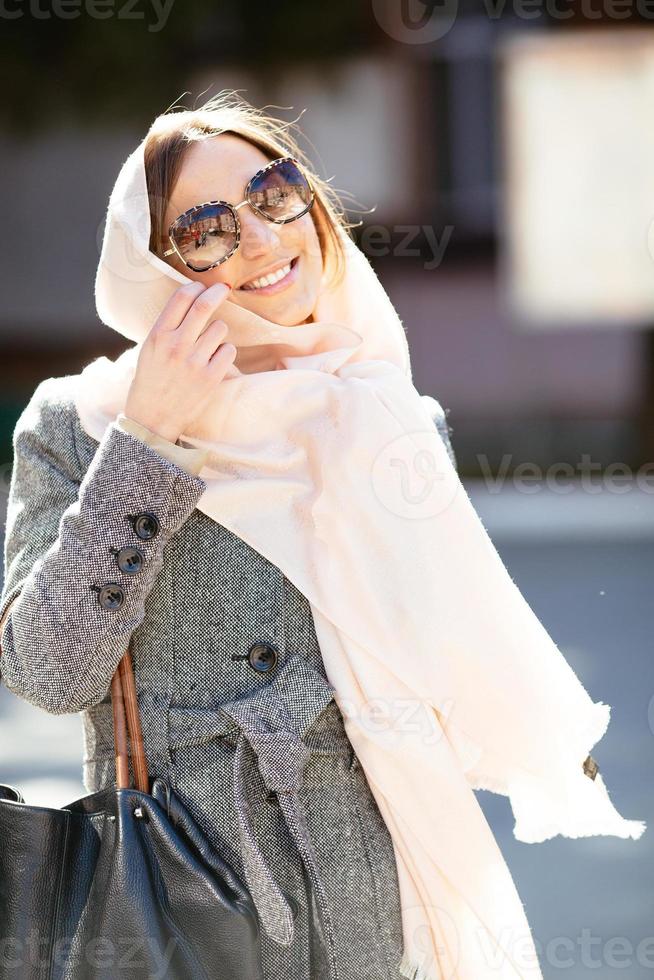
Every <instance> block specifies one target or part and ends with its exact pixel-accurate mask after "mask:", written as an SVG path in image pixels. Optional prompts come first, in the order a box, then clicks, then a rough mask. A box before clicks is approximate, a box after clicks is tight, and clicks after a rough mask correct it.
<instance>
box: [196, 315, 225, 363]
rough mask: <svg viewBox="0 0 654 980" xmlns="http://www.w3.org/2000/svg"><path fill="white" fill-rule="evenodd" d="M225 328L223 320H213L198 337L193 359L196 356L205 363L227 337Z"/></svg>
mask: <svg viewBox="0 0 654 980" xmlns="http://www.w3.org/2000/svg"><path fill="white" fill-rule="evenodd" d="M227 329H228V328H227V324H226V323H225V321H224V320H213V321H212V322H211V323H210V324H209V326H208V327H207V328H206V330H203V331H202V333H201V334H200V336H199V337H198V339H197V341H196V343H195V348H194V350H193V355H192V357H193V359H195V358H197V359H198V360H200V361H201V362H202V363H203V364H206V363H207V361H208V360H209V358H210V357H211V356H212V354H214V353H215V351H216V350H217V348H218V347H219V346H220V344H222V343H223V341H224V340H225V338H226V337H227Z"/></svg>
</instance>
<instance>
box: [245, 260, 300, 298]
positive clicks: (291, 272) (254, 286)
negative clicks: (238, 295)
mask: <svg viewBox="0 0 654 980" xmlns="http://www.w3.org/2000/svg"><path fill="white" fill-rule="evenodd" d="M299 260H300V256H299V255H296V256H295V257H294V258H293V259H291V261H290V262H288V263H287V264H286V265H284V266H281V267H280V268H279V269H276V270H275V271H274V272H270V273H269V274H268V275H266V276H261V277H259V278H256V279H251V280H250V281H249V282H246V283H243V285H242V286H239V287H238V288H239V289H241V290H243V292H248V293H258V294H265V295H268V294H270V293H277V292H281V290H282V289H286V288H287V287H288V286H290V285H291V283H293V282H294V281H295V279H296V278H297V267H298V263H299Z"/></svg>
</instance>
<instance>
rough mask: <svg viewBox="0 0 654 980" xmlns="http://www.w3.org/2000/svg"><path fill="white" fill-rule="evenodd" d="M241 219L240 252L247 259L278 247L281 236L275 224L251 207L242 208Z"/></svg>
mask: <svg viewBox="0 0 654 980" xmlns="http://www.w3.org/2000/svg"><path fill="white" fill-rule="evenodd" d="M240 219H241V243H240V245H241V254H242V257H243V258H244V259H245V260H247V261H250V260H253V259H259V258H261V257H262V256H264V255H267V254H269V253H270V252H271V251H274V250H276V249H279V246H280V245H281V238H280V235H279V231H278V228H279V227H281V226H278V225H276V224H275V223H274V222H272V221H268V220H267V218H263V217H262V216H261V215H260V214H256V213H255V212H254V211H252V210H251V208H243V209H242V210H241V212H240Z"/></svg>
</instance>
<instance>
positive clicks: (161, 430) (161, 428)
mask: <svg viewBox="0 0 654 980" xmlns="http://www.w3.org/2000/svg"><path fill="white" fill-rule="evenodd" d="M123 414H124V416H125V418H127V419H130V421H132V422H135V423H136V424H137V425H141V426H143V428H144V429H147V430H148V432H152V433H153V434H154V435H156V436H161V438H162V439H167V440H168V441H169V442H172V443H176V442H177V440H178V439H179V437H180V435H181V431H180V429H179V428H178V427H177V426H175V427H172V426H169V425H166V424H165V423H163V422H159V421H157V420H155V419H149V418H147V417H146V416H141V415H138V414H130V413H129V412H124V413H123Z"/></svg>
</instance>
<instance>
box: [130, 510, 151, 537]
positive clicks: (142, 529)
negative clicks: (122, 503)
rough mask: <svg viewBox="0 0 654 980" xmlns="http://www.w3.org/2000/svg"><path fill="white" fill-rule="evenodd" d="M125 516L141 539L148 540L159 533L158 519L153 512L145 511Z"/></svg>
mask: <svg viewBox="0 0 654 980" xmlns="http://www.w3.org/2000/svg"><path fill="white" fill-rule="evenodd" d="M127 517H128V519H129V520H130V521H131V522H132V527H133V528H134V530H135V531H136V533H137V534H138V536H139V538H141V539H142V540H143V541H149V540H150V539H151V538H154V537H155V536H156V535H157V534H158V533H159V520H158V519H157V517H156V515H155V514H152V513H150V512H149V511H146V512H144V513H142V514H128V515H127Z"/></svg>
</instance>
